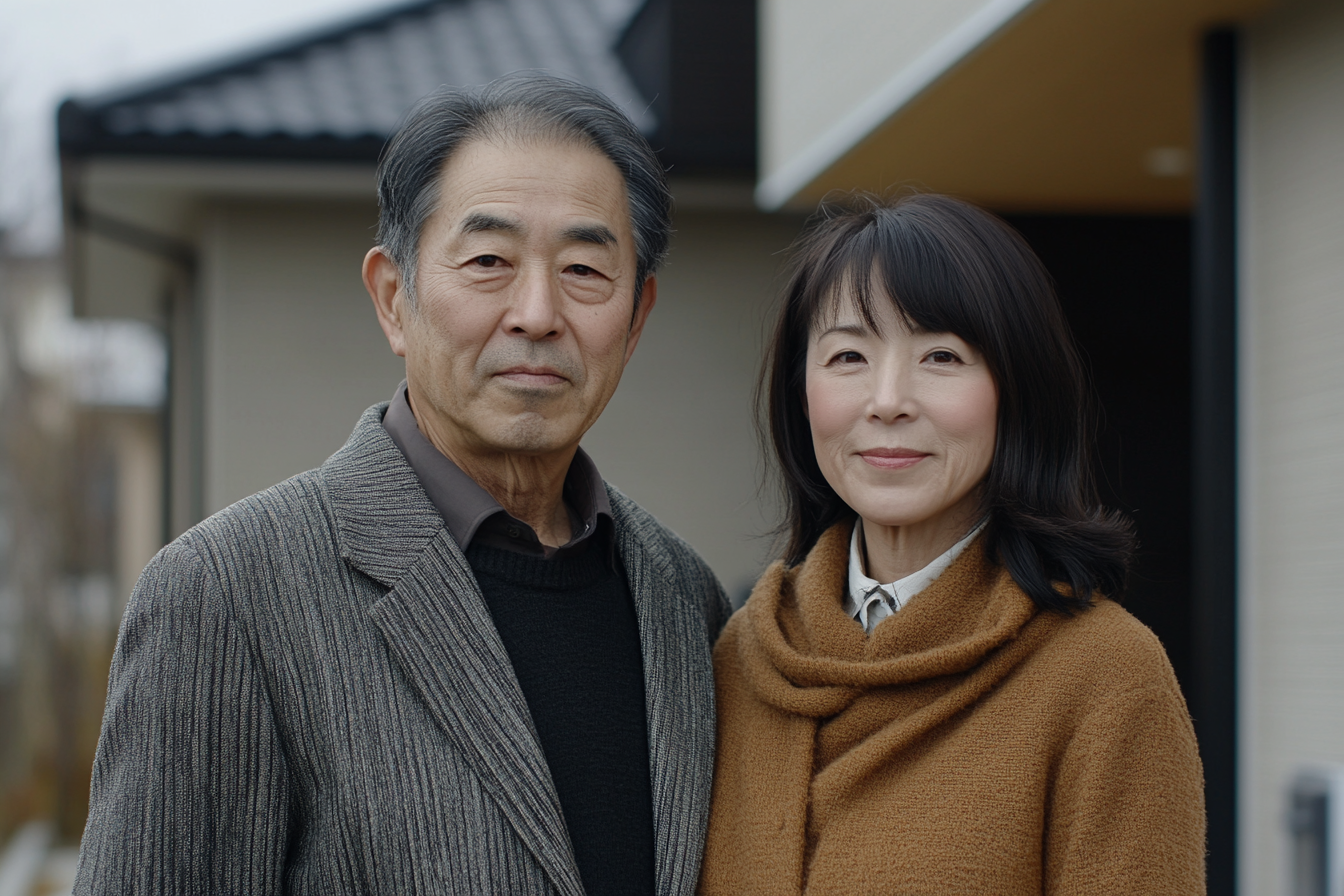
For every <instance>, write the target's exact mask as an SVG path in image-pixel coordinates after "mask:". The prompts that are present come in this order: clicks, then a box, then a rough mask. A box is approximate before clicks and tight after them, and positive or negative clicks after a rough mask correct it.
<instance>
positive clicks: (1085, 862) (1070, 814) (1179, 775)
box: [1044, 663, 1205, 896]
mask: <svg viewBox="0 0 1344 896" xmlns="http://www.w3.org/2000/svg"><path fill="white" fill-rule="evenodd" d="M1164 665H1165V663H1164ZM1166 677H1168V678H1170V679H1171V680H1170V681H1169V682H1168V681H1158V682H1153V683H1152V684H1150V685H1146V686H1139V687H1132V688H1129V689H1126V690H1123V691H1120V692H1118V693H1115V694H1113V695H1112V696H1111V697H1110V698H1109V699H1106V700H1104V701H1102V702H1100V703H1099V704H1098V705H1096V706H1094V707H1092V709H1091V710H1090V711H1089V712H1088V713H1087V715H1086V716H1085V717H1084V718H1083V720H1082V722H1081V724H1080V725H1079V727H1078V728H1077V729H1076V730H1075V732H1074V735H1073V737H1072V738H1071V739H1070V741H1069V743H1068V745H1067V748H1066V750H1065V751H1064V754H1063V756H1062V758H1061V760H1060V762H1059V764H1058V766H1057V770H1056V776H1055V785H1054V788H1053V791H1052V794H1051V800H1050V806H1049V814H1048V817H1047V819H1046V832H1045V834H1046V837H1045V869H1044V870H1045V886H1044V892H1045V893H1046V894H1047V896H1056V894H1057V896H1070V894H1078V893H1088V894H1097V896H1102V894H1116V896H1120V894H1124V896H1144V894H1152V896H1159V894H1160V896H1203V894H1204V892H1205V883H1204V834H1205V817H1204V781H1203V773H1202V770H1201V766H1200V761H1199V752H1198V749H1197V747H1196V744H1195V735H1194V730H1193V729H1192V727H1191V724H1190V716H1189V713H1188V711H1187V710H1186V707H1185V701H1184V699H1183V698H1182V697H1181V695H1180V691H1179V689H1178V688H1177V686H1176V682H1175V679H1174V677H1172V676H1170V672H1169V669H1168V674H1167V676H1166Z"/></svg>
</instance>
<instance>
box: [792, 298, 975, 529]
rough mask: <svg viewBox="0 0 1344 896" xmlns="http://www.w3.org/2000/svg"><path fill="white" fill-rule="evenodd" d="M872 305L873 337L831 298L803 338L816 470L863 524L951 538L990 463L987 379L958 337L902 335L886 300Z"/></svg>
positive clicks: (969, 521)
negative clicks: (829, 308) (829, 307)
mask: <svg viewBox="0 0 1344 896" xmlns="http://www.w3.org/2000/svg"><path fill="white" fill-rule="evenodd" d="M873 298H874V305H875V306H877V308H876V309H875V310H876V311H877V313H876V315H875V317H876V320H877V323H878V325H879V327H880V334H879V333H876V332H873V330H872V329H871V328H870V327H869V326H868V325H867V324H866V323H865V322H864V319H863V316H862V315H861V314H860V313H859V311H858V309H857V308H856V307H855V306H854V304H853V302H851V301H850V300H848V299H845V298H842V299H841V301H840V303H839V305H838V308H837V311H836V314H835V315H834V316H833V317H834V319H833V320H828V319H826V318H825V316H823V319H822V320H820V321H819V322H818V323H817V324H816V325H815V327H814V329H813V333H812V335H811V338H810V339H809V340H808V346H807V362H806V363H807V416H808V420H809V422H810V423H811V426H812V444H813V447H814V449H815V450H816V453H817V463H818V464H819V465H820V467H821V472H822V475H824V476H825V477H826V481H827V482H829V483H830V484H831V487H832V488H833V489H835V491H836V493H837V494H839V495H840V497H841V498H842V499H843V500H844V501H845V503H846V504H848V505H849V506H850V507H851V508H853V509H854V511H855V512H857V513H858V514H859V516H861V517H862V518H863V519H864V522H865V523H866V524H868V525H879V526H889V527H912V528H913V529H918V530H924V531H928V532H931V533H932V532H941V531H944V530H945V531H946V532H947V533H948V534H951V535H953V537H960V535H961V534H964V533H965V531H966V530H967V529H968V528H969V527H970V526H971V525H973V524H974V523H975V515H976V512H977V510H978V502H979V490H978V488H977V487H978V486H979V485H980V483H981V482H983V481H984V479H985V476H986V475H987V474H988V472H989V464H990V461H991V459H992V458H993V456H994V440H995V434H996V431H997V411H998V389H997V388H996V386H995V384H994V378H993V376H992V375H991V374H990V371H989V367H988V365H987V364H986V363H985V359H984V358H983V356H982V355H981V354H980V352H979V351H977V350H976V349H975V348H973V347H972V346H971V345H969V344H968V343H967V342H966V341H965V340H963V339H961V338H960V337H958V336H954V335H953V334H951V333H925V332H911V331H910V330H909V329H908V328H907V326H906V325H905V323H904V322H903V321H902V320H901V319H900V317H899V316H898V314H897V313H896V310H895V308H894V307H892V305H891V302H890V301H889V300H886V299H885V297H884V296H883V295H882V294H881V293H880V292H878V293H876V294H875V295H874V297H873Z"/></svg>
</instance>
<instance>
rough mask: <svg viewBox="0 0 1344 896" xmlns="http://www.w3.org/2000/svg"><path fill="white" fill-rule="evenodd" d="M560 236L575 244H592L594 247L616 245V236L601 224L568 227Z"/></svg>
mask: <svg viewBox="0 0 1344 896" xmlns="http://www.w3.org/2000/svg"><path fill="white" fill-rule="evenodd" d="M561 236H563V237H564V238H565V239H566V240H567V241H569V242H575V243H592V244H593V245H595V246H614V245H616V234H614V233H612V232H611V230H610V229H609V228H607V227H604V226H603V225H601V224H591V225H580V226H578V227H570V228H568V229H567V230H565V232H564V233H563V234H561Z"/></svg>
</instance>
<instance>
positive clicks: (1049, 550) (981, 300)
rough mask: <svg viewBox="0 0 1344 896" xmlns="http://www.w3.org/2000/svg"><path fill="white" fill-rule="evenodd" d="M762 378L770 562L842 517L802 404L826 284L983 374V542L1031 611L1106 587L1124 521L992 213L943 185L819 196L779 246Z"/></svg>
mask: <svg viewBox="0 0 1344 896" xmlns="http://www.w3.org/2000/svg"><path fill="white" fill-rule="evenodd" d="M791 255H792V259H791V260H792V264H791V272H790V276H789V279H788V286H787V289H786V291H785V294H784V306H783V308H782V309H781V310H780V315H779V320H778V322H777V324H776V326H775V332H774V336H773V339H772V340H771V343H770V345H769V347H768V349H767V353H766V358H765V367H764V369H763V372H762V378H761V386H762V392H763V396H764V398H765V403H766V416H767V418H768V428H769V437H770V441H771V443H772V446H773V448H774V452H775V454H776V456H777V459H778V462H779V468H780V473H781V476H782V479H783V491H784V498H785V507H786V513H787V520H786V522H785V523H784V525H783V526H782V527H781V528H782V529H783V530H784V531H785V532H786V533H787V537H788V546H787V548H786V550H785V560H786V562H787V563H789V564H791V565H792V564H797V563H799V562H801V561H802V559H803V558H804V557H805V556H806V554H807V552H808V551H809V550H810V549H811V548H812V546H813V545H814V544H815V543H816V541H817V539H818V538H819V537H820V536H821V534H822V532H824V531H826V529H828V528H830V527H831V526H832V525H834V524H835V523H837V522H840V521H841V520H844V519H848V518H852V517H854V515H855V514H854V511H853V510H852V509H851V508H850V507H849V506H848V505H847V504H845V502H844V501H843V500H841V498H840V496H839V495H838V494H836V492H835V490H834V489H832V488H831V486H830V484H829V483H827V481H826V479H825V478H824V477H823V476H822V473H821V468H820V467H819V466H818V465H817V458H816V452H815V450H814V448H813V444H812V432H811V428H810V426H809V424H808V420H807V417H806V415H805V412H804V390H805V381H804V378H805V368H806V364H805V362H806V357H807V345H808V339H809V336H810V335H811V333H812V331H813V327H814V326H815V325H816V324H817V322H818V321H819V320H820V319H821V318H822V316H823V315H824V314H827V313H829V312H830V311H831V310H833V309H834V307H835V303H836V302H837V300H838V299H839V298H840V297H841V296H844V297H847V298H852V299H853V301H854V302H855V304H856V306H857V308H858V310H859V312H860V313H861V314H862V315H863V317H864V318H865V319H866V322H867V323H868V325H869V326H871V327H873V329H874V330H875V331H876V330H878V327H877V323H876V320H875V314H874V302H877V301H884V300H889V301H891V303H892V304H893V305H894V306H895V308H896V311H897V314H898V315H899V316H900V317H901V318H902V319H903V320H904V321H905V322H906V323H907V324H908V325H910V326H912V327H913V328H917V329H921V330H925V331H929V332H935V333H954V334H956V335H957V336H959V337H961V338H962V339H964V340H966V341H967V342H969V343H970V344H971V345H973V346H975V348H976V349H978V350H979V351H980V352H981V354H982V355H983V356H984V358H985V360H986V362H987V364H988V366H989V369H990V370H991V372H992V373H993V376H994V381H995V384H996V385H997V387H998V396H999V403H998V436H997V441H996V443H995V447H994V458H993V460H992V462H991V463H990V468H989V473H988V475H987V477H986V480H985V486H984V488H983V490H982V509H983V511H984V512H985V514H986V515H987V517H988V521H989V522H988V526H987V527H986V532H985V537H986V542H985V546H986V551H987V554H988V556H989V557H991V558H992V559H994V560H996V561H997V562H999V563H1001V564H1002V565H1003V566H1004V567H1005V568H1007V570H1008V571H1009V573H1010V574H1011V575H1012V577H1013V579H1014V580H1015V581H1016V582H1017V584H1018V585H1019V586H1020V587H1021V588H1022V590H1023V591H1025V592H1026V593H1027V595H1029V596H1030V597H1031V599H1032V600H1034V601H1035V602H1036V604H1037V606H1039V607H1041V608H1043V609H1053V610H1059V611H1063V612H1071V611H1073V610H1078V609H1082V608H1085V607H1087V606H1089V605H1090V603H1091V599H1092V596H1093V595H1094V594H1096V593H1100V594H1104V595H1107V596H1111V597H1119V596H1120V595H1121V594H1122V593H1123V591H1124V587H1125V579H1126V575H1127V573H1128V569H1129V563H1130V558H1131V556H1132V554H1133V551H1134V534H1133V527H1132V525H1131V524H1130V522H1129V520H1128V519H1126V518H1125V517H1124V516H1122V515H1121V514H1119V513H1117V512H1114V511H1108V510H1107V509H1106V508H1104V507H1102V505H1101V502H1100V499H1099V497H1098V495H1097V490H1096V485H1095V482H1094V479H1093V475H1092V456H1091V454H1092V438H1093V433H1094V424H1093V420H1094V417H1093V407H1092V401H1091V390H1090V387H1089V384H1088V379H1087V376H1086V373H1085V370H1084V367H1083V364H1082V361H1081V359H1080V357H1079V354H1078V350H1077V348H1076V347H1075V345H1074V342H1073V337H1072V335H1071V333H1070V331H1069V327H1068V324H1067V323H1066V322H1065V320H1064V314H1063V312H1062V311H1061V309H1060V307H1059V301H1058V299H1057V298H1056V296H1055V292H1054V287H1053V285H1052V283H1051V280H1050V275H1049V274H1048V273H1047V272H1046V270H1045V267H1044V266H1043V265H1042V264H1041V262H1040V260H1039V259H1038V258H1037V257H1036V255H1035V253H1034V252H1032V250H1031V248H1030V247H1029V246H1028V245H1027V243H1026V241H1025V240H1024V239H1022V237H1021V236H1019V235H1018V233H1017V232H1016V231H1014V230H1013V229H1012V228H1011V227H1009V226H1008V225H1007V224H1006V223H1004V222H1003V221H1001V220H999V219H998V218H996V217H994V216H993V215H991V214H989V213H988V212H985V211H982V210H981V209H979V208H976V207H975V206H973V205H971V204H969V203H966V202H962V201H960V200H957V199H953V198H951V197H948V196H939V195H933V194H913V195H907V196H904V197H902V198H900V199H898V200H897V201H895V202H886V201H884V200H881V199H879V198H878V197H875V196H872V195H868V194H860V195H856V196H853V197H851V198H850V201H849V202H847V203H846V204H844V205H835V204H827V205H824V206H823V208H822V210H821V211H820V212H819V214H818V216H817V217H816V218H815V219H814V221H813V223H812V224H811V225H810V226H809V227H808V229H807V230H806V231H805V232H804V234H803V236H802V237H800V239H799V241H798V242H797V243H796V244H795V245H794V247H793V250H792V252H791Z"/></svg>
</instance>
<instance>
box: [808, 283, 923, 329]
mask: <svg viewBox="0 0 1344 896" xmlns="http://www.w3.org/2000/svg"><path fill="white" fill-rule="evenodd" d="M837 326H843V327H846V328H848V327H850V326H858V327H861V328H863V329H865V330H875V331H876V332H877V334H878V335H881V334H883V333H884V332H886V331H887V330H888V329H890V328H896V329H899V330H903V331H905V332H907V333H918V332H921V331H922V330H923V328H922V327H920V326H919V324H917V323H916V322H915V321H913V320H911V319H910V317H909V315H907V314H906V313H905V310H904V309H903V308H901V307H900V306H899V305H898V304H897V303H896V301H895V300H893V299H892V297H891V296H890V295H889V294H888V292H887V290H886V289H885V288H884V287H883V286H882V285H881V284H880V283H876V282H873V281H871V280H870V281H869V282H868V283H867V284H866V287H865V288H864V289H863V291H862V292H860V289H859V288H857V287H856V285H854V284H849V283H844V282H842V283H839V284H837V285H836V286H834V287H832V288H831V289H830V290H827V291H826V293H824V294H823V295H822V297H821V300H820V301H819V302H818V303H817V306H816V310H815V311H814V313H813V315H812V320H811V322H810V326H809V327H808V330H809V333H810V334H811V335H812V336H813V337H816V336H817V335H819V334H821V333H823V332H825V331H827V330H830V329H833V328H835V327H837Z"/></svg>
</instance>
